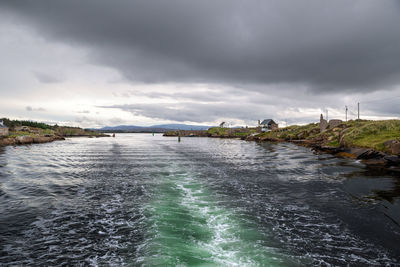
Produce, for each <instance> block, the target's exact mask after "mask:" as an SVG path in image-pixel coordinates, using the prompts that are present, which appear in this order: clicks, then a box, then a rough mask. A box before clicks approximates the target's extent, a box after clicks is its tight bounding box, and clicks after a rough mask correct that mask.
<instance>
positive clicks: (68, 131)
mask: <svg viewBox="0 0 400 267" xmlns="http://www.w3.org/2000/svg"><path fill="white" fill-rule="evenodd" d="M1 120H2V121H3V124H4V125H5V126H6V127H8V134H7V135H3V136H0V146H8V145H26V144H39V143H49V142H53V141H57V140H65V138H66V137H89V138H93V137H109V135H106V134H103V133H99V132H95V131H91V130H87V129H82V128H79V127H69V126H58V125H48V124H45V123H41V122H33V121H22V120H9V119H6V118H3V119H1Z"/></svg>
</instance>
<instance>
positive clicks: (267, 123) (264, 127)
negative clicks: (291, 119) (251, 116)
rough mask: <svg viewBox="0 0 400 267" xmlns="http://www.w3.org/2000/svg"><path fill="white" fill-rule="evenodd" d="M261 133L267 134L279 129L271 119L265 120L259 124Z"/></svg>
mask: <svg viewBox="0 0 400 267" xmlns="http://www.w3.org/2000/svg"><path fill="white" fill-rule="evenodd" d="M260 127H261V131H263V132H268V131H272V130H276V129H278V128H279V126H278V124H277V123H276V122H274V120H273V119H265V120H263V121H262V122H261V123H260Z"/></svg>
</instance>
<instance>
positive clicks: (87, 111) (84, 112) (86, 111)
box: [76, 110, 90, 114]
mask: <svg viewBox="0 0 400 267" xmlns="http://www.w3.org/2000/svg"><path fill="white" fill-rule="evenodd" d="M76 113H82V114H89V113H90V111H89V110H80V111H77V112H76Z"/></svg>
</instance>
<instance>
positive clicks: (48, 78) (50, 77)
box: [33, 71, 64, 83]
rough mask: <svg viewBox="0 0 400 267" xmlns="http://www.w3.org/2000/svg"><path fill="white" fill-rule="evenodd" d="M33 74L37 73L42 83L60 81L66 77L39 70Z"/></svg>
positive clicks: (36, 75)
mask: <svg viewBox="0 0 400 267" xmlns="http://www.w3.org/2000/svg"><path fill="white" fill-rule="evenodd" d="M33 74H34V75H35V77H36V79H37V80H38V81H39V82H41V83H59V82H62V81H64V79H63V78H62V77H60V76H59V75H54V74H49V73H43V72H38V71H34V72H33Z"/></svg>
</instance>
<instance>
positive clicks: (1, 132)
mask: <svg viewBox="0 0 400 267" xmlns="http://www.w3.org/2000/svg"><path fill="white" fill-rule="evenodd" d="M6 135H8V127H7V126H5V125H4V123H3V121H0V136H6Z"/></svg>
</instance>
